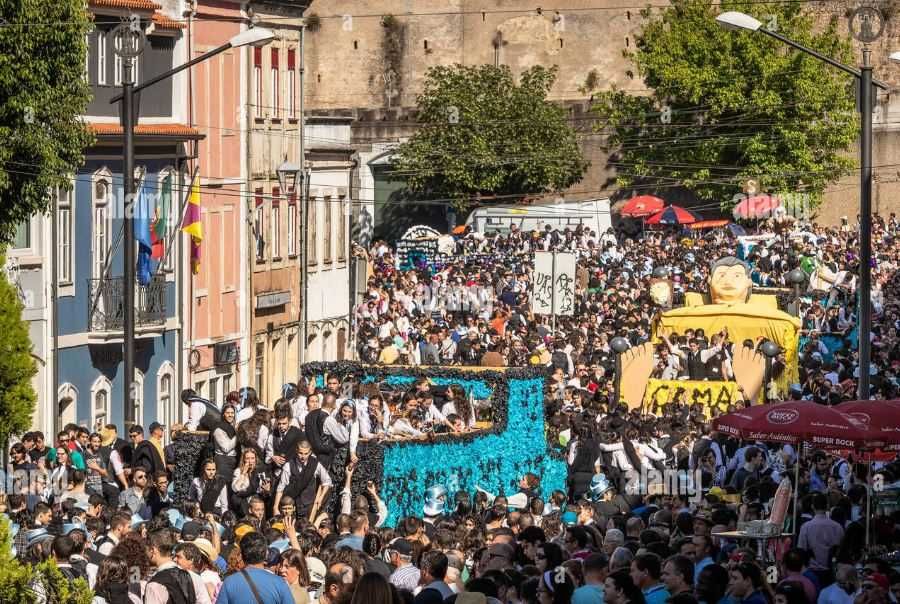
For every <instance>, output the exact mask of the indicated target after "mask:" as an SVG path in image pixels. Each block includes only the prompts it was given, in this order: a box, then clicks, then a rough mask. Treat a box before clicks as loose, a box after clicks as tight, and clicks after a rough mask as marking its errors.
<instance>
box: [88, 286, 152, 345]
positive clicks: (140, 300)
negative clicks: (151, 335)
mask: <svg viewBox="0 0 900 604" xmlns="http://www.w3.org/2000/svg"><path fill="white" fill-rule="evenodd" d="M88 286H89V287H88V290H89V291H90V298H89V302H88V303H89V305H90V306H89V307H88V326H89V331H92V332H121V331H122V330H123V329H124V327H125V306H124V302H125V289H124V278H123V277H110V278H108V279H88ZM134 301H135V312H134V323H135V328H140V327H153V326H162V325H165V322H166V279H165V277H162V276H160V277H154V278H153V279H152V280H151V281H150V283H149V284H148V285H137V284H135V291H134Z"/></svg>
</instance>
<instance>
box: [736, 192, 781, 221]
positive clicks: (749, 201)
mask: <svg viewBox="0 0 900 604" xmlns="http://www.w3.org/2000/svg"><path fill="white" fill-rule="evenodd" d="M778 207H781V199H780V198H778V197H772V196H771V195H754V196H753V197H747V198H746V199H744V200H743V201H741V202H740V203H739V204H737V205H736V206H734V210H732V215H733V216H734V217H735V219H743V220H751V219H754V218H768V217H769V216H771V215H772V212H773V211H774V210H775V208H778Z"/></svg>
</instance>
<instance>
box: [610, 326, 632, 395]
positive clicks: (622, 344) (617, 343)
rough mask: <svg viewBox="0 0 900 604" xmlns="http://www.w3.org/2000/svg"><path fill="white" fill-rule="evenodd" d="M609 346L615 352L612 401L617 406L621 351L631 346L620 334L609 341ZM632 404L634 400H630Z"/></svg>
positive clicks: (620, 375)
mask: <svg viewBox="0 0 900 604" xmlns="http://www.w3.org/2000/svg"><path fill="white" fill-rule="evenodd" d="M609 347H610V348H612V349H613V352H615V353H616V380H615V382H613V388H614V390H613V403H614V404H615V405H616V406H617V407H618V406H619V391H620V390H621V387H620V385H619V382H620V381H621V380H622V353H623V352H625V351H626V350H628V349H629V348H631V344H630V343H629V342H628V340H626V339H625V338H623V337H622V336H616V337H614V338H613V339H612V340H610V341H609ZM630 402H631V404H634V401H630Z"/></svg>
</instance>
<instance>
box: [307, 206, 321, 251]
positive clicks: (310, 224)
mask: <svg viewBox="0 0 900 604" xmlns="http://www.w3.org/2000/svg"><path fill="white" fill-rule="evenodd" d="M317 205H319V204H318V202H317V201H313V203H307V204H306V212H307V216H306V220H307V228H306V257H307V264H315V263H316V262H318V258H316V250H317V249H318V242H317V241H316V230H317V229H316V226H317V225H316V220H318V217H317V216H316V206H317Z"/></svg>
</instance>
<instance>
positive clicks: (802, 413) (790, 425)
mask: <svg viewBox="0 0 900 604" xmlns="http://www.w3.org/2000/svg"><path fill="white" fill-rule="evenodd" d="M713 427H714V428H715V429H716V430H719V431H720V432H725V433H726V434H733V435H735V436H738V437H740V438H744V439H746V440H761V441H773V442H781V443H798V442H803V441H806V442H810V443H812V444H813V446H815V447H816V448H820V449H831V450H834V449H856V448H860V447H861V446H862V445H863V444H864V443H865V441H866V437H867V431H866V429H865V426H863V425H862V424H860V423H859V421H857V420H856V419H854V418H852V417H850V416H849V415H845V414H844V413H841V412H840V411H838V410H837V409H835V408H834V407H826V406H825V405H820V404H818V403H814V402H811V401H787V402H784V403H774V404H769V405H756V406H753V407H748V408H746V409H741V410H740V411H735V412H734V413H729V414H727V415H723V416H721V417H717V418H716V419H714V420H713Z"/></svg>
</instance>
